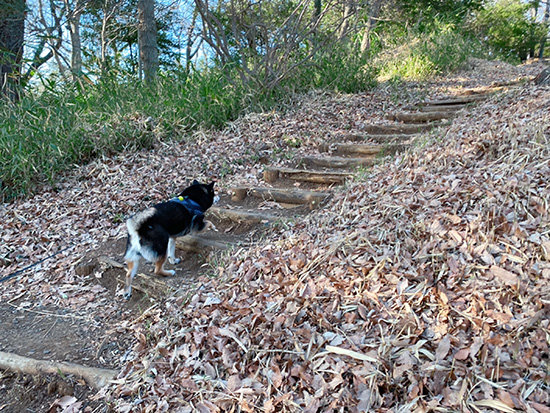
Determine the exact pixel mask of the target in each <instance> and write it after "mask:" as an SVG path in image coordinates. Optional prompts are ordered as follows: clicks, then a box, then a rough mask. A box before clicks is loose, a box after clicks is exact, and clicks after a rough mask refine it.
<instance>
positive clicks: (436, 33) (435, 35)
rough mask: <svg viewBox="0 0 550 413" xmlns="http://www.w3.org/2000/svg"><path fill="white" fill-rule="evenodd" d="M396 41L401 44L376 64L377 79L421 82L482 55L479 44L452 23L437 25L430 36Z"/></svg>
mask: <svg viewBox="0 0 550 413" xmlns="http://www.w3.org/2000/svg"><path fill="white" fill-rule="evenodd" d="M399 42H400V43H402V44H404V45H403V46H400V47H398V48H396V49H394V50H393V53H392V54H387V53H386V54H385V55H384V54H383V57H382V58H381V59H380V60H379V61H378V65H379V67H380V76H379V79H380V80H389V79H404V80H422V79H426V78H428V77H429V76H431V75H433V74H436V73H446V72H450V71H452V70H455V69H457V68H459V67H460V66H461V65H463V64H464V63H465V62H466V60H467V59H468V57H470V56H478V57H482V56H484V55H486V52H485V51H484V49H483V47H482V44H481V42H479V41H478V40H476V39H475V38H473V37H471V36H469V35H467V34H464V33H463V31H462V30H460V28H458V29H457V28H456V27H455V25H454V24H442V23H439V24H438V25H436V26H435V27H434V30H433V31H432V32H430V33H417V34H409V35H407V36H405V38H404V39H400V40H399Z"/></svg>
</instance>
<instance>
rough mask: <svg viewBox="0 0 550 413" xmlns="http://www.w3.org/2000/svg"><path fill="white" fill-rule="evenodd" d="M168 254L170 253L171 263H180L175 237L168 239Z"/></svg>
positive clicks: (169, 260) (169, 259)
mask: <svg viewBox="0 0 550 413" xmlns="http://www.w3.org/2000/svg"><path fill="white" fill-rule="evenodd" d="M166 252H167V254H168V262H169V263H170V264H179V263H180V261H181V260H180V259H179V258H176V240H175V238H172V237H170V239H169V240H168V248H167V251H166Z"/></svg>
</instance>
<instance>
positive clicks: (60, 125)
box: [0, 70, 245, 200]
mask: <svg viewBox="0 0 550 413" xmlns="http://www.w3.org/2000/svg"><path fill="white" fill-rule="evenodd" d="M243 90H244V89H243V88H238V87H235V86H234V85H232V84H230V83H229V82H228V81H227V80H226V77H225V76H223V74H222V73H221V72H219V71H213V70H211V71H204V72H202V73H196V74H194V75H192V76H187V77H185V76H179V77H178V75H177V74H176V75H174V76H171V77H170V78H160V79H159V81H158V82H157V83H156V84H155V85H154V86H152V87H146V86H144V85H142V84H141V83H140V82H138V81H132V80H125V81H116V80H115V79H109V80H104V81H102V82H101V83H100V84H98V85H94V86H88V87H86V88H85V89H83V90H82V89H81V90H79V89H75V88H69V89H66V90H60V89H51V88H48V89H46V90H44V91H43V92H42V93H40V94H38V95H33V94H27V95H26V96H24V97H23V98H22V100H21V101H20V102H19V103H18V104H17V105H14V104H11V103H9V102H2V104H1V105H0V120H1V121H0V124H1V126H0V148H1V151H0V191H1V195H2V198H3V199H4V200H9V199H12V198H14V197H17V196H21V195H24V194H26V193H29V192H32V190H33V187H34V186H35V185H36V184H38V183H41V182H50V183H53V182H55V179H56V177H57V176H58V175H59V173H60V172H62V171H64V170H67V169H68V168H70V167H71V166H72V165H74V164H82V163H85V162H87V161H89V160H90V159H92V158H94V157H96V156H99V155H111V154H114V153H117V152H120V151H122V150H126V149H130V150H136V149H140V148H148V147H151V146H152V145H153V143H154V142H155V141H156V140H163V139H172V138H181V137H182V136H184V135H185V132H186V131H189V130H191V129H193V128H195V127H197V126H198V125H202V126H205V127H220V126H222V125H223V124H225V123H226V122H227V121H229V120H232V119H234V118H236V117H237V116H238V114H239V113H240V111H241V110H242V109H243V107H244V105H245V99H244V98H243V96H244V92H243Z"/></svg>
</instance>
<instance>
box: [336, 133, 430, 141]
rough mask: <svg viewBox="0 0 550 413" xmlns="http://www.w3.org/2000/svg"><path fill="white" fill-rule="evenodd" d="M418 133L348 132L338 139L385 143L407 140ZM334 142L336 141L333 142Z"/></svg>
mask: <svg viewBox="0 0 550 413" xmlns="http://www.w3.org/2000/svg"><path fill="white" fill-rule="evenodd" d="M416 135H420V133H410V134H394V135H391V134H390V135H378V134H373V133H368V134H364V133H350V134H345V135H340V136H338V141H339V142H342V141H350V142H365V141H374V142H377V143H386V142H401V141H408V140H409V139H411V138H413V137H414V136H416ZM335 143H336V142H335Z"/></svg>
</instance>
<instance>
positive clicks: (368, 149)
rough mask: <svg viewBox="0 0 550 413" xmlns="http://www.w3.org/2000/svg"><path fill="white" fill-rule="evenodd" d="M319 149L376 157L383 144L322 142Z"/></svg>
mask: <svg viewBox="0 0 550 413" xmlns="http://www.w3.org/2000/svg"><path fill="white" fill-rule="evenodd" d="M317 149H318V150H319V152H333V153H337V154H340V155H342V154H352V153H353V154H361V155H364V156H371V157H374V156H376V155H377V154H379V153H380V152H381V151H382V145H376V144H368V143H332V144H331V143H322V144H320V145H319V146H318V147H317Z"/></svg>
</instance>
